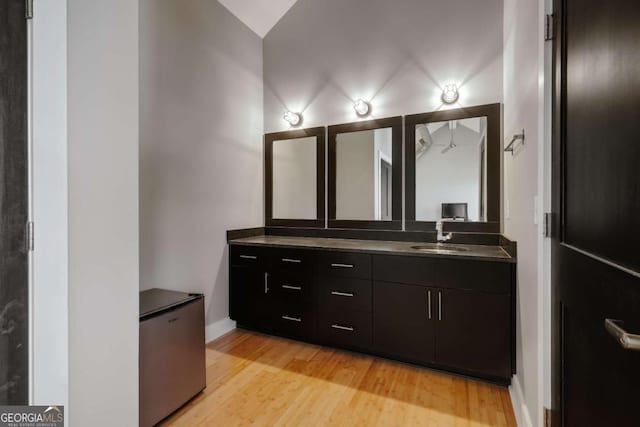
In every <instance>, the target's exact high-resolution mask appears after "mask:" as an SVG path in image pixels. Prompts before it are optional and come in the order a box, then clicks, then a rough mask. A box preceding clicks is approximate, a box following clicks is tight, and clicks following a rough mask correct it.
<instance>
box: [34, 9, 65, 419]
mask: <svg viewBox="0 0 640 427" xmlns="http://www.w3.org/2000/svg"><path fill="white" fill-rule="evenodd" d="M32 25H33V56H32V57H33V70H34V73H33V98H32V99H33V119H34V120H33V180H34V182H33V186H34V191H33V220H34V222H35V224H36V225H35V231H36V234H37V237H36V239H35V242H36V250H35V251H34V252H33V261H32V262H33V264H32V266H33V294H32V296H31V304H32V306H31V310H30V311H31V313H32V317H31V322H32V324H33V342H32V345H31V351H32V358H33V364H32V372H31V383H32V402H31V403H32V404H36V405H50V404H57V405H63V406H65V408H67V409H68V391H69V379H68V374H69V370H68V368H69V351H68V350H69V334H68V317H69V315H68V296H69V295H68V267H69V258H68V231H69V230H68V218H67V214H68V212H67V202H68V199H67V186H68V181H67V2H66V1H65V0H47V1H37V2H35V3H34V19H33V21H32Z"/></svg>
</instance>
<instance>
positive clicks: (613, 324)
mask: <svg viewBox="0 0 640 427" xmlns="http://www.w3.org/2000/svg"><path fill="white" fill-rule="evenodd" d="M622 325H624V322H622V321H621V320H614V319H604V328H605V329H606V330H607V332H609V333H610V334H611V336H613V337H614V338H615V339H616V340H617V341H618V344H620V346H622V348H624V349H625V350H635V351H640V335H636V334H630V333H629V332H627V331H625V330H624V329H622Z"/></svg>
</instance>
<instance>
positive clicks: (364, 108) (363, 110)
mask: <svg viewBox="0 0 640 427" xmlns="http://www.w3.org/2000/svg"><path fill="white" fill-rule="evenodd" d="M353 109H354V110H356V114H357V115H359V116H360V117H364V116H366V115H367V114H369V111H370V110H371V106H370V105H369V103H368V102H366V101H363V100H362V99H358V100H357V101H356V102H354V103H353Z"/></svg>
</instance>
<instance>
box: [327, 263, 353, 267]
mask: <svg viewBox="0 0 640 427" xmlns="http://www.w3.org/2000/svg"><path fill="white" fill-rule="evenodd" d="M331 267H338V268H353V264H340V263H335V264H331Z"/></svg>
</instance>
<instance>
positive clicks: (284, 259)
mask: <svg viewBox="0 0 640 427" xmlns="http://www.w3.org/2000/svg"><path fill="white" fill-rule="evenodd" d="M282 262H290V263H292V264H300V263H301V262H302V260H299V259H293V258H282Z"/></svg>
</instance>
